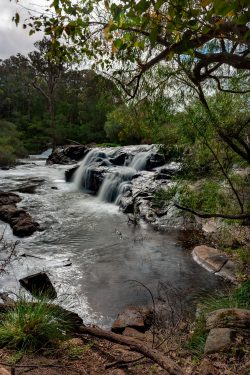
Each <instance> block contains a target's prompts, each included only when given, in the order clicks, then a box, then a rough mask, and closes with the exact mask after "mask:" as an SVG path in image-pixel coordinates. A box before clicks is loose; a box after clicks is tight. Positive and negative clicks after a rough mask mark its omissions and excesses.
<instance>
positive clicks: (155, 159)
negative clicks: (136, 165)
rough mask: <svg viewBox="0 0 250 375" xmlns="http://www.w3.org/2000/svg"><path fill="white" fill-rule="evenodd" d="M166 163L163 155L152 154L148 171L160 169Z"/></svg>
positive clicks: (147, 166) (148, 162)
mask: <svg viewBox="0 0 250 375" xmlns="http://www.w3.org/2000/svg"><path fill="white" fill-rule="evenodd" d="M165 163H166V160H165V157H164V155H162V154H158V153H154V154H151V156H150V158H149V159H148V160H147V164H146V169H147V170H148V171H151V170H152V169H154V168H157V167H160V166H162V165H164V164H165Z"/></svg>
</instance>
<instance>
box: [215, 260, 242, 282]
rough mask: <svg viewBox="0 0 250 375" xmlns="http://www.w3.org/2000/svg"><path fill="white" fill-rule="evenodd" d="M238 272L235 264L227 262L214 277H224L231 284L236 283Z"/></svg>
mask: <svg viewBox="0 0 250 375" xmlns="http://www.w3.org/2000/svg"><path fill="white" fill-rule="evenodd" d="M237 271H238V266H237V264H236V263H234V262H232V261H231V260H228V261H227V262H226V263H225V264H224V266H223V267H222V269H221V270H220V271H219V272H217V273H216V275H218V276H221V277H224V278H226V279H228V280H230V281H232V282H235V281H236V273H237Z"/></svg>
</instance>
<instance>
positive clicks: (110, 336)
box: [79, 326, 185, 375]
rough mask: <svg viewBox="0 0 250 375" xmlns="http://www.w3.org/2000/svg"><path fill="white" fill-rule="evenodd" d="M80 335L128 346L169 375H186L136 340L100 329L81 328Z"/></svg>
mask: <svg viewBox="0 0 250 375" xmlns="http://www.w3.org/2000/svg"><path fill="white" fill-rule="evenodd" d="M79 333H81V334H88V335H91V336H95V337H99V338H103V339H106V340H108V341H111V342H115V343H118V344H121V345H127V346H129V347H130V348H131V349H132V350H134V351H136V352H138V353H140V354H143V355H144V356H145V357H147V358H149V359H151V360H152V361H154V362H156V363H157V364H158V365H159V366H161V367H162V368H163V369H164V370H166V371H167V373H168V374H169V375H185V372H184V371H183V370H182V369H181V368H180V367H179V366H178V365H177V364H176V363H175V362H174V361H172V360H171V359H170V358H165V356H164V354H163V353H160V352H159V351H157V350H155V349H152V348H151V347H149V346H148V345H146V344H144V343H141V342H138V341H137V340H136V339H134V338H131V337H126V336H122V335H119V334H117V333H113V332H107V331H104V330H102V329H101V328H98V327H87V326H81V327H80V328H79Z"/></svg>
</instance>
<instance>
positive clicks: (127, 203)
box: [119, 196, 134, 214]
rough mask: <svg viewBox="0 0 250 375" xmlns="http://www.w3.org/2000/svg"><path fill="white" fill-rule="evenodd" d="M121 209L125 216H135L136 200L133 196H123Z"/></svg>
mask: <svg viewBox="0 0 250 375" xmlns="http://www.w3.org/2000/svg"><path fill="white" fill-rule="evenodd" d="M119 206H120V209H121V211H122V212H124V213H125V214H133V213H134V199H133V198H132V196H123V197H122V198H121V200H120V204H119Z"/></svg>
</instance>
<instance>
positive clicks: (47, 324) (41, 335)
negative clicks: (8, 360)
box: [0, 298, 73, 350]
mask: <svg viewBox="0 0 250 375" xmlns="http://www.w3.org/2000/svg"><path fill="white" fill-rule="evenodd" d="M72 330H73V322H72V321H71V319H70V318H69V315H68V314H67V312H65V311H64V310H63V309H62V308H60V307H59V306H56V305H53V304H50V303H47V301H46V300H38V301H36V302H34V301H33V302H29V301H27V300H26V299H25V298H20V299H19V300H18V301H17V302H16V303H15V305H14V306H13V308H11V309H10V310H9V311H7V312H6V313H4V314H3V315H2V317H1V323H0V346H8V347H12V348H16V349H22V350H34V349H38V348H41V347H46V346H55V345H56V344H57V343H58V341H60V340H65V339H66V338H68V335H69V334H70V332H72Z"/></svg>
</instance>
